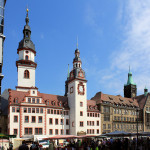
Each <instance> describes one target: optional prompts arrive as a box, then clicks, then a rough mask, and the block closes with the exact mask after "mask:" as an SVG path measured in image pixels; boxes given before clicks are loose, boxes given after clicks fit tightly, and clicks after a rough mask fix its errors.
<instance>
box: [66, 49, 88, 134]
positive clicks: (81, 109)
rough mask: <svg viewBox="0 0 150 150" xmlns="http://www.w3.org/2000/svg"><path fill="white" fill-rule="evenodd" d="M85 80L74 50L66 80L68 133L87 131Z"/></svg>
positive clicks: (76, 51)
mask: <svg viewBox="0 0 150 150" xmlns="http://www.w3.org/2000/svg"><path fill="white" fill-rule="evenodd" d="M86 83H87V80H86V78H85V72H84V70H83V69H82V62H81V59H80V51H79V49H78V48H77V49H76V50H75V58H74V59H73V69H72V70H71V72H70V73H69V75H68V78H67V81H66V87H67V88H66V92H65V93H67V94H66V95H68V103H69V106H70V134H71V135H81V134H82V135H83V134H86V131H87V119H86V118H87V87H86Z"/></svg>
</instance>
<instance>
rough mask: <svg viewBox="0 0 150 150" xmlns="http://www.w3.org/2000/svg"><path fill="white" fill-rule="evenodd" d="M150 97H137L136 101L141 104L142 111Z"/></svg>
mask: <svg viewBox="0 0 150 150" xmlns="http://www.w3.org/2000/svg"><path fill="white" fill-rule="evenodd" d="M148 95H149V94H148ZM148 95H147V96H145V95H144V94H142V95H139V96H136V97H135V99H136V100H137V102H138V104H139V107H140V109H143V108H144V106H145V103H146V100H147V97H148Z"/></svg>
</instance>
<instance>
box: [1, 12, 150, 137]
mask: <svg viewBox="0 0 150 150" xmlns="http://www.w3.org/2000/svg"><path fill="white" fill-rule="evenodd" d="M25 22H26V24H25V26H24V29H23V39H22V40H21V41H20V42H19V46H18V49H17V54H18V57H19V59H18V60H17V61H16V67H17V71H18V85H17V86H16V90H13V89H6V90H5V91H4V92H3V94H2V102H3V103H5V104H7V107H2V108H1V109H2V111H5V112H7V116H8V117H7V122H4V125H3V126H8V131H7V132H8V134H11V135H13V134H15V135H16V136H17V137H27V136H33V135H34V136H39V135H40V136H43V137H44V136H45V137H50V136H55V135H100V134H103V133H108V132H112V131H115V130H118V131H119V130H120V131H121V130H123V131H126V132H133V133H135V132H137V130H138V131H139V132H142V131H147V132H150V94H149V93H148V89H147V88H145V89H144V93H143V94H142V95H139V96H137V86H136V84H135V83H134V82H133V78H132V73H131V72H130V71H129V73H128V79H127V83H126V84H125V85H124V97H122V96H121V95H116V96H115V95H109V94H104V93H102V92H97V93H96V94H95V96H94V97H93V98H91V100H87V79H86V77H85V72H84V70H83V69H82V61H81V58H80V51H79V49H78V48H76V50H75V57H74V59H73V69H72V70H71V71H70V72H68V76H67V80H66V81H65V94H64V96H60V95H53V94H47V93H40V91H39V90H38V87H36V84H35V83H36V80H35V72H36V67H37V63H36V62H35V57H36V49H35V45H34V43H33V42H32V40H31V29H30V26H29V17H28V9H27V15H26V18H25ZM6 108H8V110H7V109H6ZM0 128H1V126H0Z"/></svg>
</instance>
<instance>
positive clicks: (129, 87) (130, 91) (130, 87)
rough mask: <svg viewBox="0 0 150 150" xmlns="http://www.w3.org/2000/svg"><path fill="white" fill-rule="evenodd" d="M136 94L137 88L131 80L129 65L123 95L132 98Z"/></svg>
mask: <svg viewBox="0 0 150 150" xmlns="http://www.w3.org/2000/svg"><path fill="white" fill-rule="evenodd" d="M136 94H137V88H136V84H135V83H134V82H133V78H132V72H131V71H130V66H129V73H128V80H127V84H125V85H124V97H128V98H132V97H135V96H136Z"/></svg>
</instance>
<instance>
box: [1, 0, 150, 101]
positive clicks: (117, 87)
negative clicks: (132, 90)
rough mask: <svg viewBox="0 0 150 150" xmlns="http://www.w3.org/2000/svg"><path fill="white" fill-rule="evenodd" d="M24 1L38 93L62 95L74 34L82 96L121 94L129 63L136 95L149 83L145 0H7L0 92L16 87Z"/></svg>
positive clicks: (149, 21) (149, 10)
mask: <svg viewBox="0 0 150 150" xmlns="http://www.w3.org/2000/svg"><path fill="white" fill-rule="evenodd" d="M27 5H28V7H29V19H30V22H29V25H30V27H31V30H32V33H31V34H32V35H31V38H32V41H33V42H34V44H35V47H36V51H37V55H36V62H37V65H38V67H37V69H36V86H37V87H38V88H39V91H40V92H43V93H50V94H58V95H64V93H65V80H66V78H67V69H68V64H69V65H70V70H71V69H72V61H73V58H74V51H75V49H76V41H77V40H76V39H77V36H78V43H79V46H78V48H79V50H80V57H81V60H82V68H83V69H84V70H85V73H86V79H87V80H88V82H87V97H88V99H90V98H91V97H93V96H94V95H95V94H96V93H97V92H99V91H102V92H103V93H107V94H113V95H118V94H121V95H122V96H123V86H124V84H125V83H126V82H127V75H128V68H129V65H130V66H131V71H132V73H133V80H134V82H135V83H136V84H137V92H138V94H142V93H143V91H144V87H145V85H146V86H147V88H149V87H150V61H149V60H150V1H149V0H132V1H131V0H122V1H120V0H115V1H114V0H109V1H106V0H74V1H73V0H72V1H71V0H44V1H41V0H32V1H31V0H15V1H11V0H7V3H6V7H5V28H4V34H5V36H6V40H5V43H4V62H3V63H4V65H3V74H4V76H5V77H4V79H3V81H2V91H3V90H4V89H6V88H11V89H15V86H17V68H16V65H15V62H16V60H17V59H18V55H17V47H18V43H19V41H20V40H21V39H22V38H23V33H22V31H23V27H24V25H25V16H26V7H27Z"/></svg>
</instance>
